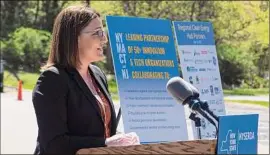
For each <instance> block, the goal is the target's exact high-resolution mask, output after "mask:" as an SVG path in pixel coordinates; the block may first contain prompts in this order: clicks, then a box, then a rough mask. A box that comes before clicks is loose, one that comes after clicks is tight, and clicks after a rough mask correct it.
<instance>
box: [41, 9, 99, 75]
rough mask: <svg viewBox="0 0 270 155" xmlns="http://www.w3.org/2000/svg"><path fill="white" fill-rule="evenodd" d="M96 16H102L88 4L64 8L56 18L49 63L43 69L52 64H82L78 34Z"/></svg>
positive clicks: (66, 65)
mask: <svg viewBox="0 0 270 155" xmlns="http://www.w3.org/2000/svg"><path fill="white" fill-rule="evenodd" d="M96 17H100V14H99V13H98V12H96V11H95V10H94V9H92V8H90V7H87V6H80V5H78V6H69V7H67V8H65V9H63V10H62V11H61V12H60V13H59V14H58V15H57V17H56V18H55V21H54V26H53V32H52V40H51V47H50V54H49V57H48V61H47V64H46V65H45V66H44V67H43V68H42V69H43V70H44V69H46V68H48V67H50V66H52V65H61V66H63V67H73V68H75V67H77V66H78V65H79V64H80V61H79V56H78V36H79V34H80V32H81V30H82V29H83V28H84V27H86V26H87V25H88V24H89V22H90V21H91V20H92V19H94V18H96Z"/></svg>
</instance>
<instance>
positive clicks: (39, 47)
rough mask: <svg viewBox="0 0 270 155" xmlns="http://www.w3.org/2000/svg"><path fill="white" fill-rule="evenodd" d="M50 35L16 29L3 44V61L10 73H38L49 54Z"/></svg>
mask: <svg viewBox="0 0 270 155" xmlns="http://www.w3.org/2000/svg"><path fill="white" fill-rule="evenodd" d="M49 42H50V33H48V32H46V31H42V30H36V29H32V28H24V27H21V28H18V29H16V30H15V31H14V32H13V33H12V34H11V36H10V39H9V40H8V41H6V42H4V44H3V45H4V46H3V48H1V51H2V52H3V59H4V60H6V62H7V66H8V69H9V70H11V71H12V72H18V71H19V70H24V71H27V72H39V69H40V67H41V65H42V64H43V63H45V61H46V59H47V57H48V53H49Z"/></svg>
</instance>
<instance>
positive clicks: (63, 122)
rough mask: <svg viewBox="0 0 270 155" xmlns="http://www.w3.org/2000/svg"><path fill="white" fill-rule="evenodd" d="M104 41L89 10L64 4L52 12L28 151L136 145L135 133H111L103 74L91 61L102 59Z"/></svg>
mask: <svg viewBox="0 0 270 155" xmlns="http://www.w3.org/2000/svg"><path fill="white" fill-rule="evenodd" d="M106 42H107V38H106V35H105V33H104V31H103V26H102V21H101V19H100V15H99V14H98V13H97V12H95V11H94V10H93V9H91V8H89V7H85V6H70V7H67V8H65V9H63V10H62V11H61V12H60V13H59V14H58V15H57V17H56V19H55V21H54V27H53V32H52V41H51V48H50V54H49V58H48V61H47V64H46V65H45V66H44V67H43V69H44V71H43V72H42V73H41V75H40V77H39V78H38V80H37V83H36V86H35V88H34V90H33V98H32V99H33V105H34V109H35V113H36V117H37V124H38V129H39V130H38V137H37V146H36V150H35V153H34V154H57V153H60V154H75V153H76V152H77V151H78V150H79V149H81V148H91V147H104V146H121V145H133V144H138V137H137V136H136V134H135V135H134V134H121V135H117V136H114V135H115V134H116V128H117V126H116V114H115V110H114V106H113V102H112V99H111V97H110V93H109V91H108V84H107V80H106V76H105V74H104V73H103V72H102V71H101V70H100V69H99V68H98V67H97V66H94V65H92V64H91V63H92V62H96V61H101V60H103V59H104V55H103V45H104V44H105V43H106ZM130 135H133V136H130Z"/></svg>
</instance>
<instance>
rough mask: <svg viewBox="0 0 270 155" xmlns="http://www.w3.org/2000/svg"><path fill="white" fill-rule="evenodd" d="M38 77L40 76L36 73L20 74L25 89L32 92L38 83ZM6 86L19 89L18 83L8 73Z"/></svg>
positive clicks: (5, 78) (6, 74)
mask: <svg viewBox="0 0 270 155" xmlns="http://www.w3.org/2000/svg"><path fill="white" fill-rule="evenodd" d="M38 77H39V74H36V73H26V72H19V78H20V79H21V80H22V81H23V89H31V90H32V89H33V88H34V86H35V84H36V82H37V79H38ZM4 85H5V86H12V87H18V81H17V79H16V78H15V77H14V76H13V75H12V74H10V73H9V72H8V71H5V72H4Z"/></svg>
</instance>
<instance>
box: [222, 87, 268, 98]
mask: <svg viewBox="0 0 270 155" xmlns="http://www.w3.org/2000/svg"><path fill="white" fill-rule="evenodd" d="M223 92H224V95H250V96H255V95H267V94H269V88H260V89H242V88H237V89H233V90H223Z"/></svg>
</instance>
